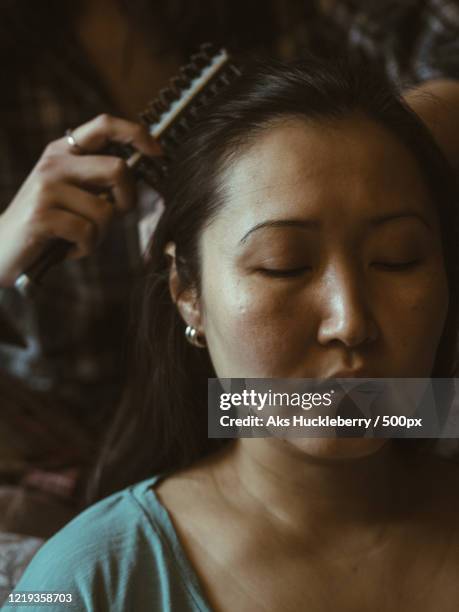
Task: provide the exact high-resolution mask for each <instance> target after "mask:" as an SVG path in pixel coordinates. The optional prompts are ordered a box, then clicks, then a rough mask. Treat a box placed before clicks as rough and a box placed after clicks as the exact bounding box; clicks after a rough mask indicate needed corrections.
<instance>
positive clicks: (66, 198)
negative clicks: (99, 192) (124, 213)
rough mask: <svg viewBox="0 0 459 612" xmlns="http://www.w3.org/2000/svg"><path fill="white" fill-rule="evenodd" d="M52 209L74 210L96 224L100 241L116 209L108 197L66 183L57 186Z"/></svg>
mask: <svg viewBox="0 0 459 612" xmlns="http://www.w3.org/2000/svg"><path fill="white" fill-rule="evenodd" d="M52 209H54V210H65V211H67V212H72V213H73V214H75V215H77V216H80V217H83V218H84V219H86V220H87V221H89V222H90V223H92V224H93V225H95V227H96V230H97V239H98V241H100V240H101V239H102V237H103V236H104V234H105V231H106V229H107V225H108V224H109V222H110V220H111V219H112V217H113V213H114V210H115V209H114V206H113V204H112V203H111V202H109V201H108V200H107V198H104V197H100V196H95V195H93V194H91V193H88V192H86V191H83V190H81V189H79V188H78V187H74V186H73V185H68V184H66V183H59V184H58V185H56V186H55V189H54V193H53V205H52ZM50 214H52V211H51V209H50Z"/></svg>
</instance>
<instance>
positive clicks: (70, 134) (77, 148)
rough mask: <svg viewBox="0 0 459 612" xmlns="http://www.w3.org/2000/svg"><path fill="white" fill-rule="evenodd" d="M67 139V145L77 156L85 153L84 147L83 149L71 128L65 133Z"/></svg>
mask: <svg viewBox="0 0 459 612" xmlns="http://www.w3.org/2000/svg"><path fill="white" fill-rule="evenodd" d="M65 137H66V139H67V143H68V145H69V148H70V151H71V152H72V153H76V154H77V155H80V154H81V153H84V149H83V147H81V146H80V145H79V144H78V143H77V141H76V139H75V136H74V135H73V130H71V129H70V128H69V129H68V130H66V131H65Z"/></svg>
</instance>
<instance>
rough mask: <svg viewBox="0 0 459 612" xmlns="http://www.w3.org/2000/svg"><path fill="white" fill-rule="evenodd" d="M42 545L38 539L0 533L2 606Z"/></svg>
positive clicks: (0, 597) (0, 590) (0, 594)
mask: <svg viewBox="0 0 459 612" xmlns="http://www.w3.org/2000/svg"><path fill="white" fill-rule="evenodd" d="M42 544H43V540H41V539H38V538H30V537H27V536H20V535H16V534H13V533H0V606H1V605H2V603H4V601H5V599H6V598H7V597H8V595H9V593H11V592H12V590H13V589H14V587H15V586H16V584H17V582H18V580H19V578H20V577H21V576H22V574H23V573H24V570H25V568H26V567H27V565H28V564H29V562H30V560H31V559H32V557H33V556H34V555H35V553H36V552H37V550H38V549H39V548H40V546H41V545H42Z"/></svg>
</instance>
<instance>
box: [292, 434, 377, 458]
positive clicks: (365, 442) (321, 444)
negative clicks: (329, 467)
mask: <svg viewBox="0 0 459 612" xmlns="http://www.w3.org/2000/svg"><path fill="white" fill-rule="evenodd" d="M285 442H286V443H287V444H289V445H290V446H291V447H292V448H294V449H295V450H296V451H297V452H300V453H301V454H303V455H306V456H307V457H310V458H313V459H318V460H323V461H346V460H353V459H361V458H364V457H369V456H371V455H374V454H375V453H377V452H378V451H379V450H380V449H381V448H382V447H383V446H384V445H385V444H386V442H388V440H387V439H384V438H291V439H289V440H286V441H285Z"/></svg>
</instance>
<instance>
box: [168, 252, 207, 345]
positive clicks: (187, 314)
mask: <svg viewBox="0 0 459 612" xmlns="http://www.w3.org/2000/svg"><path fill="white" fill-rule="evenodd" d="M175 250H176V249H175V243H174V242H169V243H168V244H167V245H166V248H165V249H164V253H165V254H166V255H167V256H168V257H169V259H170V267H169V291H170V294H171V298H172V301H173V302H174V304H175V305H176V306H177V309H178V311H179V313H180V316H181V317H182V319H183V320H184V321H185V323H186V324H187V325H191V327H194V328H195V329H196V330H197V332H198V333H199V334H204V331H203V328H202V318H201V306H200V303H199V299H198V295H197V291H196V289H195V288H194V287H187V288H186V289H183V287H182V284H181V282H180V277H179V274H178V272H177V260H176V255H175Z"/></svg>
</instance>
